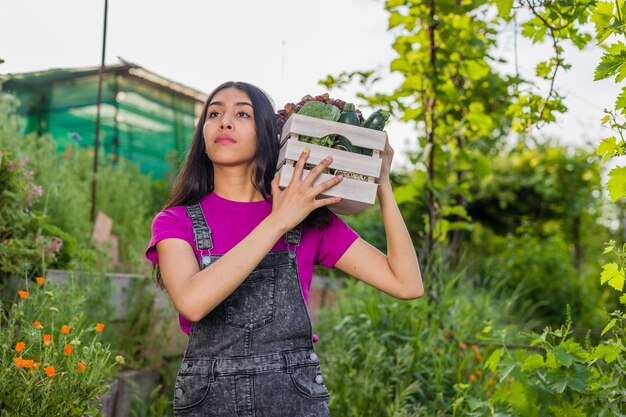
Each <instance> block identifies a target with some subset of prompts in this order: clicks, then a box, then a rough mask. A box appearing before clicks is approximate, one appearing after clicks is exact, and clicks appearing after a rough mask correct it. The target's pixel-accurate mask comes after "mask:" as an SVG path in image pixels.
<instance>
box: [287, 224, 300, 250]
mask: <svg viewBox="0 0 626 417" xmlns="http://www.w3.org/2000/svg"><path fill="white" fill-rule="evenodd" d="M301 237H302V225H301V224H299V225H297V226H296V227H294V228H293V229H291V230H288V231H287V233H285V243H286V244H287V246H289V245H294V246H298V245H299V244H300V238H301Z"/></svg>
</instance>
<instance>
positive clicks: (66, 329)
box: [61, 325, 71, 334]
mask: <svg viewBox="0 0 626 417" xmlns="http://www.w3.org/2000/svg"><path fill="white" fill-rule="evenodd" d="M70 329H71V327H70V326H67V325H65V326H61V333H63V334H68V333H69V332H70Z"/></svg>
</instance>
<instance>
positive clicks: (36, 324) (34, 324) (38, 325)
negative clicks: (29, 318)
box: [33, 320, 43, 329]
mask: <svg viewBox="0 0 626 417" xmlns="http://www.w3.org/2000/svg"><path fill="white" fill-rule="evenodd" d="M33 326H35V329H41V328H43V326H42V325H41V323H39V321H37V320H35V322H34V323H33Z"/></svg>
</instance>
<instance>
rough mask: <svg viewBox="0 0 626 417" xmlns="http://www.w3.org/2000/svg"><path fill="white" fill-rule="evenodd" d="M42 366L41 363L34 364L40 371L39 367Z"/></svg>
mask: <svg viewBox="0 0 626 417" xmlns="http://www.w3.org/2000/svg"><path fill="white" fill-rule="evenodd" d="M40 366H41V362H35V363H34V364H33V367H35V368H37V369H39V367H40Z"/></svg>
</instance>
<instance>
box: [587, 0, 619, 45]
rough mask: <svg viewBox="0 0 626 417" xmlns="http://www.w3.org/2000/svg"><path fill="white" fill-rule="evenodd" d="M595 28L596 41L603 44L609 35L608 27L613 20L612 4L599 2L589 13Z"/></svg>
mask: <svg viewBox="0 0 626 417" xmlns="http://www.w3.org/2000/svg"><path fill="white" fill-rule="evenodd" d="M589 20H591V21H592V22H593V24H594V25H595V27H596V39H597V41H598V43H601V42H603V41H604V40H605V39H606V38H607V37H609V35H610V34H611V30H609V29H608V27H609V26H610V24H611V20H613V3H612V2H605V1H600V2H598V3H596V7H595V8H594V9H593V10H592V12H591V17H590V19H589Z"/></svg>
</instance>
